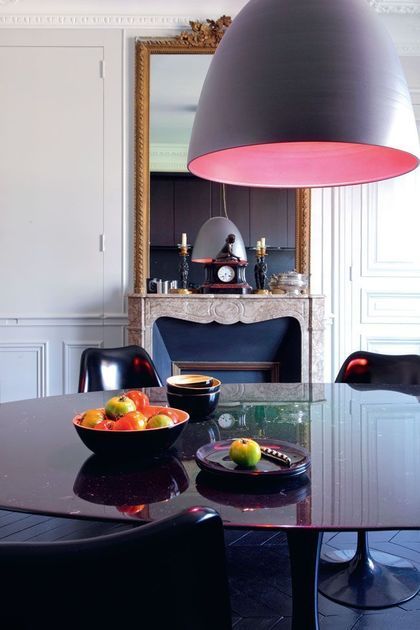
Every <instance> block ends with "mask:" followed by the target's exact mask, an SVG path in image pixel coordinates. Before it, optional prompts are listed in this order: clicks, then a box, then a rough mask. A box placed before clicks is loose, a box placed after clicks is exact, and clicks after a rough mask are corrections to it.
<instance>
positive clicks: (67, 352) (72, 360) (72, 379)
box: [63, 340, 103, 394]
mask: <svg viewBox="0 0 420 630" xmlns="http://www.w3.org/2000/svg"><path fill="white" fill-rule="evenodd" d="M102 346H103V343H102V340H101V341H98V340H95V341H86V342H85V343H72V342H70V341H63V380H64V387H63V389H64V393H65V394H72V393H74V392H77V389H78V385H79V381H78V375H79V369H80V358H81V356H82V353H83V351H84V350H86V348H101V347H102Z"/></svg>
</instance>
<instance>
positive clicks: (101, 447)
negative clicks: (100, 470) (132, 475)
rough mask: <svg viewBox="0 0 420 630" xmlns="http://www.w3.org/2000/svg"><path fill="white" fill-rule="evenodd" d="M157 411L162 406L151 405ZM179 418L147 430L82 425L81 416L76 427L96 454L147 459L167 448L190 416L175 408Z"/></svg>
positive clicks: (85, 442) (75, 424)
mask: <svg viewBox="0 0 420 630" xmlns="http://www.w3.org/2000/svg"><path fill="white" fill-rule="evenodd" d="M150 409H151V410H152V412H153V411H155V412H156V413H157V412H158V410H159V411H162V406H158V407H157V406H156V407H150ZM174 411H175V412H176V413H177V415H178V417H179V418H180V419H179V421H178V422H176V423H175V424H174V425H172V426H171V427H161V428H159V429H144V430H143V431H100V430H98V429H91V428H89V427H83V426H81V425H80V420H81V418H82V416H81V415H77V416H76V417H75V418H74V419H73V424H74V428H75V429H76V431H77V433H78V435H79V437H80V439H81V440H82V442H83V443H84V445H85V446H87V447H88V449H90V450H91V451H92V452H93V453H95V454H96V455H101V456H105V457H110V458H121V457H124V458H128V457H130V458H134V457H136V458H147V457H153V456H155V455H158V454H160V453H163V452H165V451H167V450H168V449H169V448H170V447H171V446H172V444H173V443H174V442H175V441H176V440H177V438H178V437H179V436H180V435H181V433H182V431H183V430H184V428H185V426H186V424H187V422H188V420H189V415H188V413H187V412H185V411H183V410H181V409H180V408H176V409H174Z"/></svg>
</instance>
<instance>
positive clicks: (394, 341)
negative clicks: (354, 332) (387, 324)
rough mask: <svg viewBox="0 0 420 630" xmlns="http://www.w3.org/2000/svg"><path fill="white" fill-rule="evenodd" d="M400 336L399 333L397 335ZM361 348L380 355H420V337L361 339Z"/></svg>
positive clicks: (366, 337)
mask: <svg viewBox="0 0 420 630" xmlns="http://www.w3.org/2000/svg"><path fill="white" fill-rule="evenodd" d="M397 334H398V333H397ZM360 348H361V349H362V350H368V351H369V352H379V353H380V354H420V335H419V336H418V337H411V338H410V337H407V338H406V337H403V336H400V337H398V336H395V337H391V336H389V337H368V336H363V335H362V337H361V339H360Z"/></svg>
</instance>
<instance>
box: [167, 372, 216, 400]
mask: <svg viewBox="0 0 420 630" xmlns="http://www.w3.org/2000/svg"><path fill="white" fill-rule="evenodd" d="M193 377H197V378H198V379H200V380H192V379H193ZM190 379H191V380H190ZM220 385H221V382H220V381H219V379H218V378H213V377H212V376H202V375H196V374H180V375H177V376H170V377H169V378H168V379H166V390H167V391H168V392H171V393H173V394H182V395H191V396H196V395H198V394H211V393H213V392H217V391H219V390H220Z"/></svg>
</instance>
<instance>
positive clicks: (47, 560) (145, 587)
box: [0, 507, 232, 630]
mask: <svg viewBox="0 0 420 630" xmlns="http://www.w3.org/2000/svg"><path fill="white" fill-rule="evenodd" d="M0 566H1V576H2V578H1V593H0V598H1V613H0V615H1V625H2V627H3V628H5V630H6V629H7V630H52V629H54V630H57V628H60V630H67V629H70V628H71V629H72V630H74V629H76V628H77V629H78V630H96V629H97V628H101V630H108V629H109V630H111V629H112V630H116V629H117V628H132V629H133V630H135V629H139V630H143V629H144V630H146V629H147V630H155V629H156V630H161V629H162V630H163V629H166V628H168V629H170V630H216V628H217V630H228V629H231V627H232V625H231V611H230V602H229V590H228V579H227V572H226V563H225V552H224V535H223V525H222V521H221V519H220V516H219V515H218V514H217V512H215V511H214V510H212V509H210V508H201V507H198V508H190V509H188V510H186V511H184V512H182V513H180V514H178V515H177V516H174V517H171V518H167V519H164V520H162V521H159V522H156V523H151V524H147V525H143V526H139V527H135V528H133V529H130V530H129V531H125V532H122V533H121V532H119V533H116V534H108V535H106V536H99V537H96V538H90V539H83V540H73V541H68V542H64V541H63V542H51V543H45V542H43V543H41V542H39V543H34V542H32V543H30V542H27V543H26V542H23V543H14V542H9V543H8V542H0Z"/></svg>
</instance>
